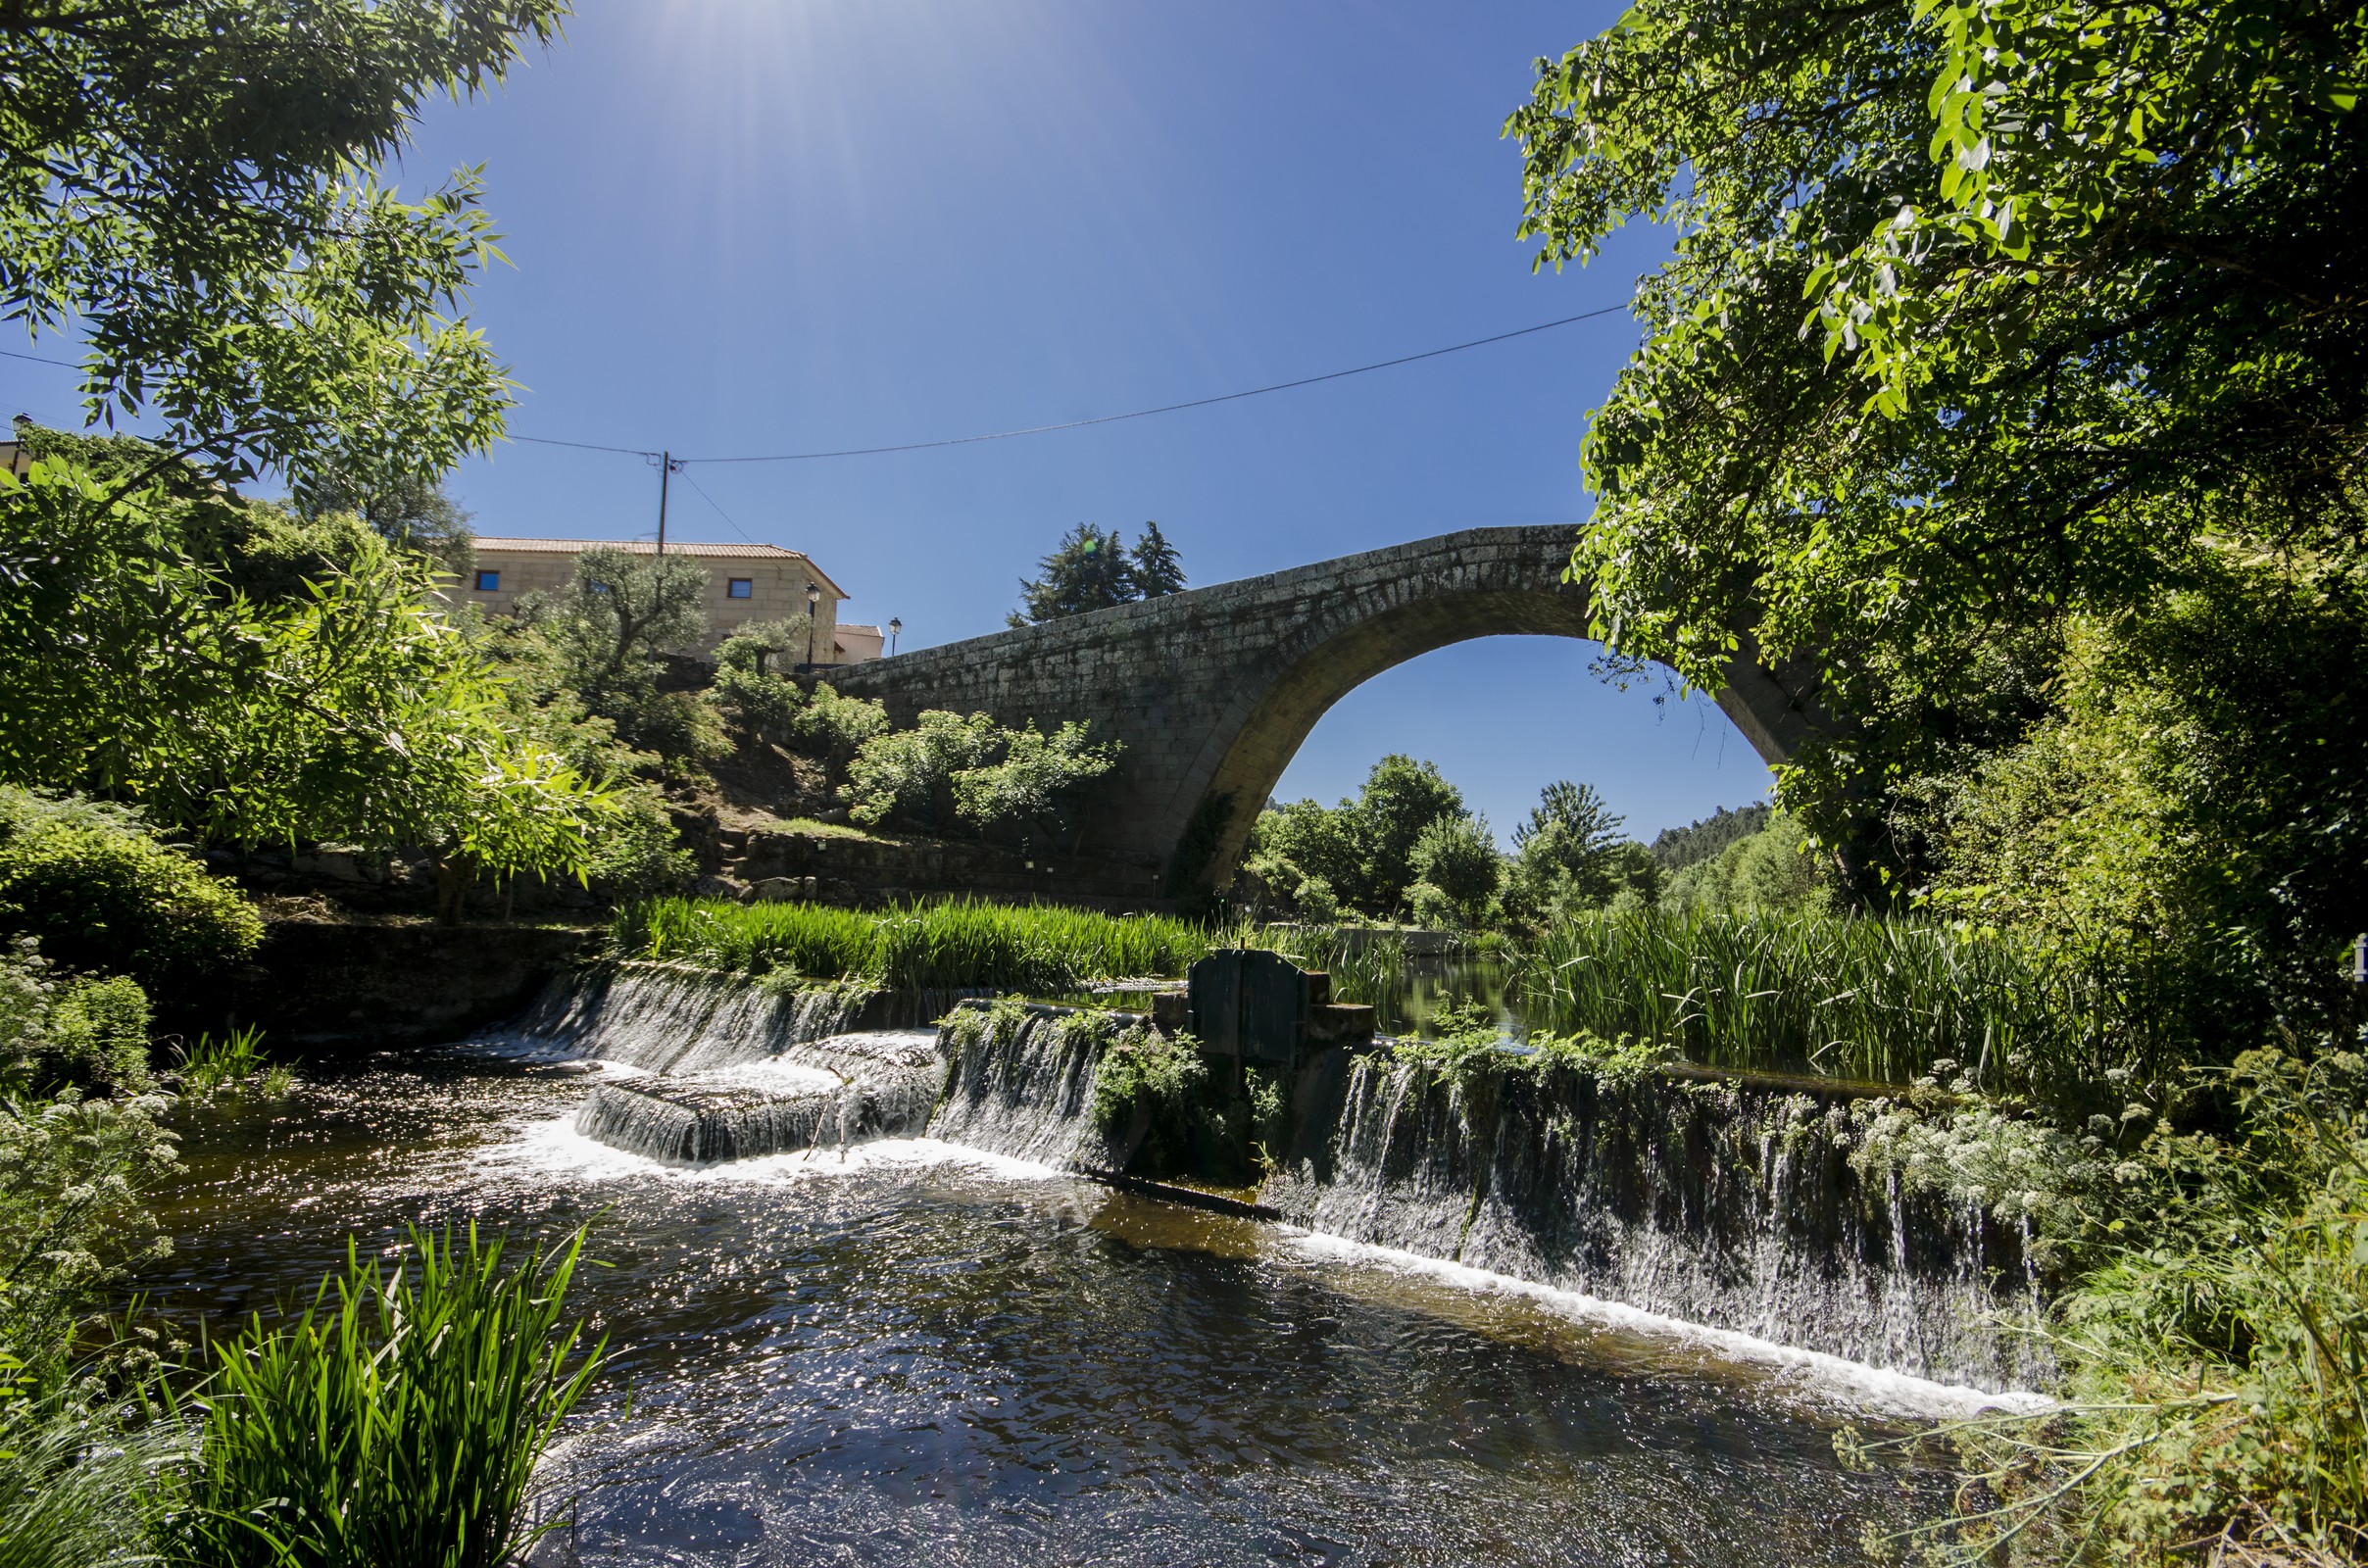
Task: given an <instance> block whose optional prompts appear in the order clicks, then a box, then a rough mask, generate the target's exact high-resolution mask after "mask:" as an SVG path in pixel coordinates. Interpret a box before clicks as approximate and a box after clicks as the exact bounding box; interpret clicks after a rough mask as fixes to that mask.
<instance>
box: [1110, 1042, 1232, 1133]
mask: <svg viewBox="0 0 2368 1568" xmlns="http://www.w3.org/2000/svg"><path fill="white" fill-rule="evenodd" d="M1208 1076H1209V1063H1208V1062H1207V1061H1206V1060H1204V1059H1203V1058H1202V1055H1201V1044H1200V1042H1199V1041H1197V1040H1195V1039H1194V1038H1193V1037H1192V1036H1191V1035H1189V1034H1185V1033H1183V1032H1181V1031H1179V1032H1178V1033H1176V1034H1174V1035H1172V1036H1169V1035H1159V1034H1155V1033H1153V1032H1152V1031H1151V1030H1149V1029H1140V1028H1138V1029H1129V1030H1127V1031H1126V1032H1125V1033H1124V1034H1121V1035H1119V1036H1118V1037H1117V1038H1116V1039H1115V1040H1113V1041H1111V1042H1110V1046H1109V1047H1108V1048H1107V1049H1106V1050H1105V1051H1104V1052H1103V1053H1102V1061H1101V1064H1100V1065H1099V1066H1098V1067H1096V1068H1095V1069H1094V1121H1095V1122H1096V1124H1098V1125H1099V1126H1101V1127H1102V1128H1103V1130H1104V1131H1106V1132H1108V1131H1114V1130H1115V1129H1117V1128H1121V1127H1123V1126H1125V1125H1126V1124H1127V1122H1129V1121H1131V1120H1132V1119H1133V1118H1134V1114H1135V1111H1136V1109H1137V1107H1149V1108H1151V1109H1153V1110H1154V1111H1155V1112H1156V1111H1158V1110H1161V1109H1164V1110H1167V1111H1170V1112H1177V1111H1181V1110H1182V1109H1183V1108H1184V1105H1185V1103H1186V1102H1187V1101H1188V1100H1190V1098H1191V1097H1192V1095H1193V1093H1194V1092H1195V1091H1196V1090H1198V1089H1199V1088H1200V1087H1201V1083H1202V1081H1203V1080H1204V1079H1206V1078H1207V1077H1208Z"/></svg>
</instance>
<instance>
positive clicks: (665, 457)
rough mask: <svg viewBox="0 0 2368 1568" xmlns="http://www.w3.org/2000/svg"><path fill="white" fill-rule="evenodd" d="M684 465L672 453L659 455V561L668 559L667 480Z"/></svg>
mask: <svg viewBox="0 0 2368 1568" xmlns="http://www.w3.org/2000/svg"><path fill="white" fill-rule="evenodd" d="M681 466H682V465H681V463H679V462H678V461H676V459H675V457H674V454H672V453H671V452H661V453H660V454H658V559H659V560H661V561H664V560H665V559H666V480H667V479H668V478H670V477H671V476H672V475H673V472H674V470H675V469H676V468H679V467H681Z"/></svg>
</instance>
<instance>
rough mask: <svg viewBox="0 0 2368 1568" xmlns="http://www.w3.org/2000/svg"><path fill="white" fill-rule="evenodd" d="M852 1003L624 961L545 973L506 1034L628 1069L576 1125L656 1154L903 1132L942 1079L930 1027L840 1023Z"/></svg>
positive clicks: (851, 1015)
mask: <svg viewBox="0 0 2368 1568" xmlns="http://www.w3.org/2000/svg"><path fill="white" fill-rule="evenodd" d="M866 1000H867V999H866V997H865V995H864V993H863V992H862V991H859V990H854V989H851V988H848V987H844V986H829V987H816V988H812V989H807V990H790V989H787V988H771V987H763V986H752V985H749V984H747V983H745V982H741V981H736V980H731V979H728V978H724V977H719V976H715V975H712V974H707V973H703V972H700V971H695V970H681V969H676V968H673V967H671V966H668V965H661V964H626V965H621V966H618V967H617V968H615V969H611V970H593V971H586V972H584V973H582V974H578V975H574V976H570V977H567V978H564V979H562V980H558V981H555V982H553V984H552V985H551V987H550V988H549V989H547V990H546V991H545V993H544V994H543V996H542V997H541V998H540V999H539V1000H538V1001H537V1002H536V1004H535V1005H534V1007H533V1009H532V1010H531V1011H529V1012H528V1014H527V1015H526V1016H525V1017H524V1018H522V1019H521V1020H519V1024H518V1029H517V1030H516V1031H514V1033H513V1035H512V1037H511V1040H510V1041H509V1042H508V1043H509V1044H510V1045H511V1046H512V1047H513V1048H514V1049H523V1050H526V1051H528V1052H536V1051H540V1050H546V1049H559V1050H566V1051H567V1052H568V1053H569V1054H574V1055H580V1056H589V1057H591V1058H593V1059H596V1060H601V1061H609V1062H615V1063H617V1064H619V1065H620V1066H625V1067H630V1068H635V1069H640V1071H638V1072H637V1073H636V1074H635V1075H634V1076H631V1077H627V1078H623V1079H620V1080H618V1081H616V1082H609V1083H602V1084H599V1085H596V1086H595V1087H594V1089H593V1091H592V1097H591V1099H590V1100H589V1101H587V1102H586V1103H585V1104H584V1107H583V1109H582V1110H581V1111H580V1112H579V1113H578V1114H577V1117H576V1128H577V1130H578V1131H580V1132H582V1133H584V1134H585V1135H586V1136H587V1137H591V1138H596V1139H598V1140H600V1141H601V1142H602V1143H605V1144H609V1145H611V1146H613V1147H615V1148H617V1149H622V1150H625V1151H626V1152H631V1153H636V1154H643V1155H647V1156H648V1157H650V1158H652V1159H658V1160H663V1161H665V1162H666V1163H669V1164H693V1165H695V1164H706V1163H710V1162H712V1161H715V1160H723V1159H748V1158H753V1157H756V1156H759V1155H764V1154H778V1153H787V1152H794V1151H797V1150H801V1149H809V1148H814V1147H830V1146H845V1145H847V1144H851V1143H858V1142H862V1141H863V1140H865V1139H871V1138H894V1137H911V1136H914V1135H917V1134H918V1133H920V1132H921V1131H922V1130H923V1128H924V1127H925V1126H926V1125H927V1123H928V1120H929V1112H930V1109H931V1107H932V1106H933V1105H935V1104H936V1103H937V1096H938V1091H939V1089H940V1087H941V1086H942V1085H943V1084H944V1082H945V1063H944V1061H943V1059H942V1058H941V1057H940V1056H939V1055H938V1053H937V1049H936V1041H937V1037H936V1034H935V1032H934V1031H929V1030H890V1031H883V1032H877V1033H869V1034H851V1033H848V1032H847V1028H848V1025H849V1024H850V1023H851V1022H853V1021H854V1019H855V1017H856V1015H857V1013H858V1012H859V1011H860V1009H861V1008H862V1007H863V1005H864V1003H865V1001H866Z"/></svg>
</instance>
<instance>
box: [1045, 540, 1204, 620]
mask: <svg viewBox="0 0 2368 1568" xmlns="http://www.w3.org/2000/svg"><path fill="white" fill-rule="evenodd" d="M1036 569H1037V571H1038V573H1039V575H1038V576H1037V577H1036V578H1035V579H1034V580H1032V581H1031V580H1028V579H1025V578H1022V579H1021V581H1020V584H1019V594H1020V608H1019V609H1018V610H1016V611H1013V612H1012V613H1011V625H1013V626H1025V625H1028V624H1030V623H1031V622H1041V621H1047V620H1058V619H1059V618H1061V616H1063V615H1082V614H1084V613H1087V612H1088V611H1094V610H1108V609H1110V607H1111V606H1113V605H1128V604H1133V603H1134V602H1135V601H1136V600H1138V599H1154V598H1157V597H1159V595H1161V594H1172V593H1181V592H1182V591H1183V589H1184V564H1183V561H1182V559H1181V558H1180V557H1179V556H1178V555H1177V554H1176V550H1175V547H1174V546H1173V545H1171V544H1169V543H1168V542H1167V536H1166V535H1165V534H1163V533H1161V532H1160V531H1159V524H1158V523H1156V522H1147V523H1145V524H1144V525H1143V536H1142V538H1141V539H1140V540H1139V541H1138V542H1137V544H1136V545H1135V548H1134V552H1133V554H1132V556H1131V557H1130V556H1129V554H1128V552H1127V548H1126V541H1125V539H1124V538H1122V537H1121V536H1120V535H1119V533H1118V530H1117V529H1115V528H1111V529H1109V530H1107V531H1106V530H1104V529H1101V528H1097V527H1095V526H1094V525H1093V524H1092V523H1090V522H1081V523H1079V524H1077V526H1076V527H1074V528H1072V529H1070V530H1069V532H1068V534H1067V536H1066V537H1064V538H1063V539H1062V540H1061V545H1060V548H1058V549H1056V550H1055V551H1054V552H1053V553H1052V554H1051V555H1049V556H1047V557H1045V558H1044V560H1042V561H1040V562H1038V563H1037V565H1036Z"/></svg>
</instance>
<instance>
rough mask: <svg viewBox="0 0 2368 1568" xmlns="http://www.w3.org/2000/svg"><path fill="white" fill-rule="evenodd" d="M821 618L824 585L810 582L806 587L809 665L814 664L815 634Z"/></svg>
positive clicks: (807, 653)
mask: <svg viewBox="0 0 2368 1568" xmlns="http://www.w3.org/2000/svg"><path fill="white" fill-rule="evenodd" d="M821 616H822V585H821V584H820V583H815V582H810V583H808V584H807V585H806V662H807V663H809V664H812V663H813V662H814V632H815V631H816V629H818V626H819V623H820V620H821Z"/></svg>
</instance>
